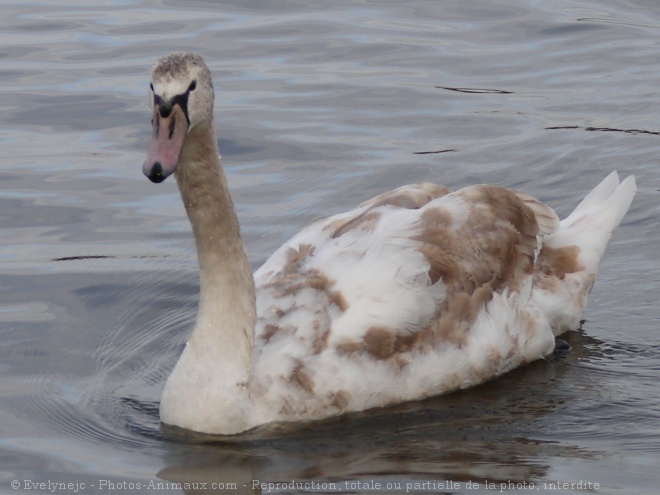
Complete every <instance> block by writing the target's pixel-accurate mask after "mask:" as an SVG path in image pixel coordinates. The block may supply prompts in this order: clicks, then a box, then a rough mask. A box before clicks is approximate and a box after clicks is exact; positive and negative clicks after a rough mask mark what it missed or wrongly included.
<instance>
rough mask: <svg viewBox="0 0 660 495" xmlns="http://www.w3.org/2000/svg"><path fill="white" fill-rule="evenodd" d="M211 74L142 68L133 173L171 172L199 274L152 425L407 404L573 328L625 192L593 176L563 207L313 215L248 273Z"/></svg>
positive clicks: (428, 200) (510, 361) (181, 66)
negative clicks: (192, 311)
mask: <svg viewBox="0 0 660 495" xmlns="http://www.w3.org/2000/svg"><path fill="white" fill-rule="evenodd" d="M213 102H214V91H213V85H212V81H211V73H210V71H209V69H208V67H207V66H206V64H205V63H204V61H203V59H202V58H201V57H200V56H198V55H196V54H193V53H188V52H175V53H172V54H170V55H167V56H165V57H163V58H161V59H159V60H158V61H157V62H156V63H155V65H154V67H153V70H152V78H151V85H150V103H151V108H152V114H151V115H152V127H153V134H152V138H151V141H150V145H149V149H148V153H147V159H146V161H145V162H144V165H143V173H144V174H145V175H146V176H147V177H148V178H149V179H150V180H151V181H152V182H155V183H159V182H162V181H164V180H165V179H166V178H167V177H168V176H169V175H171V174H173V173H174V176H175V178H176V182H177V184H178V187H179V190H180V194H181V199H182V200H183V204H184V206H185V209H186V212H187V214H188V218H189V220H190V223H191V225H192V231H193V234H194V238H195V243H196V248H197V256H198V259H199V270H200V296H199V309H198V313H197V318H196V322H195V325H194V329H193V331H192V335H191V337H190V339H189V340H188V342H187V344H186V346H185V348H184V350H183V352H182V354H181V356H180V358H179V360H178V362H177V364H176V366H175V367H174V369H173V371H172V373H171V375H170V376H169V378H168V380H167V382H166V384H165V387H164V389H163V392H162V398H161V402H160V418H161V422H162V424H163V425H164V426H172V427H178V428H181V429H184V430H186V431H188V430H189V431H193V432H199V433H204V434H213V435H235V434H239V433H242V432H246V431H247V430H250V429H253V428H255V427H257V426H260V425H267V424H271V423H274V424H279V423H280V422H306V421H311V420H319V419H323V418H327V417H330V416H335V415H341V414H344V413H348V412H354V411H363V410H366V409H369V408H375V407H382V406H386V405H390V404H395V403H400V402H404V401H411V400H416V399H422V398H425V397H429V396H434V395H438V394H443V393H447V392H451V391H454V390H457V389H462V388H466V387H470V386H473V385H477V384H479V383H483V382H485V381H487V380H491V379H493V378H495V377H497V376H499V375H502V374H503V373H506V372H508V371H510V370H512V369H514V368H516V367H519V366H522V365H524V364H526V363H529V362H531V361H534V360H537V359H541V358H543V357H545V356H547V355H548V354H550V353H552V351H553V349H554V346H555V336H557V335H560V334H562V333H564V332H566V331H568V330H575V329H577V328H579V326H580V320H581V318H582V313H583V310H584V308H585V305H586V303H587V297H588V295H589V293H590V291H591V289H592V287H593V284H594V280H595V277H596V271H597V268H598V265H599V262H600V260H601V257H602V255H603V253H604V251H605V248H606V247H607V244H608V242H609V239H610V237H611V235H612V231H613V230H614V229H615V228H616V226H617V225H618V224H619V223H620V221H621V219H622V218H623V216H624V214H625V213H626V211H627V210H628V208H629V206H630V203H631V202H632V199H633V196H634V195H635V192H636V185H635V179H634V177H633V176H630V177H627V178H626V179H625V180H623V181H622V182H620V181H619V177H618V175H617V173H616V172H612V173H611V174H610V175H608V176H607V177H606V178H605V179H604V180H603V181H602V182H601V183H600V184H599V185H598V186H596V188H595V189H593V190H592V191H591V192H590V193H589V194H588V195H587V196H586V197H585V198H584V199H583V200H582V202H580V203H579V205H578V206H577V207H576V208H575V210H574V211H573V212H572V213H571V214H570V215H569V216H568V217H567V218H565V219H563V220H561V221H560V220H559V219H558V217H557V215H556V214H555V212H554V210H553V209H552V208H550V207H549V206H546V205H544V204H543V203H541V202H540V201H538V200H537V199H535V198H533V197H532V196H529V195H527V194H524V193H522V192H518V191H514V190H510V189H504V188H501V187H496V186H490V185H472V186H468V187H464V188H462V189H459V190H457V191H453V192H452V191H450V190H449V189H447V188H446V187H444V186H441V185H436V184H432V183H421V184H412V185H407V186H403V187H400V188H398V189H395V190H393V191H391V192H387V193H384V194H381V195H379V196H376V197H375V198H373V199H370V200H368V201H366V202H364V203H362V204H361V205H360V206H358V207H357V208H355V209H353V210H351V211H348V212H345V213H340V214H337V215H334V216H332V217H330V218H326V219H323V220H319V221H317V222H315V223H313V224H311V225H309V226H308V227H306V228H305V229H303V230H302V231H301V232H300V233H298V234H297V235H295V236H294V237H293V238H292V239H290V240H289V241H288V242H286V243H285V244H284V245H283V246H282V247H280V248H279V249H277V250H276V251H275V253H274V254H273V255H272V256H271V257H270V258H269V259H268V260H267V261H266V262H265V263H264V265H263V266H262V267H261V268H259V269H258V270H257V271H256V272H255V273H254V275H253V274H252V273H251V270H250V264H249V263H248V258H247V255H246V252H245V248H244V245H243V242H242V240H241V235H240V230H239V225H238V220H237V217H236V213H235V210H234V204H233V202H232V199H231V196H230V194H229V190H228V187H227V180H226V178H225V175H224V172H223V169H222V167H221V164H220V156H219V152H218V146H217V142H216V134H215V131H214V125H213Z"/></svg>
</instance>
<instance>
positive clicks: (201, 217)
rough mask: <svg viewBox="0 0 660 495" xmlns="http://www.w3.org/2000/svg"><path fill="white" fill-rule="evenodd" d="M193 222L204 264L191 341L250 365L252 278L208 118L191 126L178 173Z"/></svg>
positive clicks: (253, 316) (219, 356) (201, 349)
mask: <svg viewBox="0 0 660 495" xmlns="http://www.w3.org/2000/svg"><path fill="white" fill-rule="evenodd" d="M175 175H176V180H177V183H178V185H179V190H180V192H181V198H182V200H183V204H184V206H185V208H186V212H187V213H188V218H189V219H190V223H191V224H192V229H193V234H194V236H195V245H196V247H197V256H198V259H199V268H200V302H199V312H198V315H197V323H196V326H195V330H194V331H193V335H192V338H191V340H190V342H189V345H190V346H192V347H193V348H198V351H199V352H201V353H208V354H209V355H210V356H214V358H215V359H222V358H223V357H224V356H225V355H228V356H231V358H232V359H231V361H232V362H235V360H236V359H239V360H240V361H241V363H240V365H241V366H240V367H241V368H244V369H247V370H249V367H250V364H251V355H252V345H253V340H254V325H255V321H256V314H255V289H254V278H253V276H252V272H251V269H250V265H249V263H248V259H247V255H246V252H245V247H244V245H243V241H242V239H241V234H240V228H239V225H238V218H237V217H236V212H235V210H234V203H233V201H232V199H231V196H230V194H229V189H228V187H227V180H226V177H225V174H224V172H223V170H222V167H221V165H220V156H219V153H218V145H217V141H216V137H215V131H214V129H213V122H212V121H209V122H206V123H203V124H200V125H198V126H196V127H194V128H193V129H191V130H190V131H189V133H188V136H187V137H186V141H185V144H184V146H183V149H182V151H181V156H180V159H179V166H178V167H177V170H176V172H175Z"/></svg>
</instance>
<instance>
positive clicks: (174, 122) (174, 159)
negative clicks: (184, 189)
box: [142, 104, 189, 183]
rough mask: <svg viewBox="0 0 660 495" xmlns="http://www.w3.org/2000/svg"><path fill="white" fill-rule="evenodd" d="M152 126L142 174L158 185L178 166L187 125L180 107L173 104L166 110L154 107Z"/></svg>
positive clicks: (159, 106)
mask: <svg viewBox="0 0 660 495" xmlns="http://www.w3.org/2000/svg"><path fill="white" fill-rule="evenodd" d="M163 114H164V115H165V116H163ZM152 125H153V134H152V136H151V143H150V144H149V152H148V153H147V159H146V160H145V162H144V165H142V172H143V173H144V175H146V176H147V178H148V179H149V180H150V181H151V182H155V183H159V182H163V181H164V180H165V179H167V178H168V177H169V176H170V175H171V174H172V172H174V170H175V169H176V166H177V165H178V164H179V156H180V155H181V150H182V149H183V143H184V141H185V140H186V134H187V132H188V125H189V124H188V118H187V116H186V114H185V112H184V111H183V109H182V108H181V106H179V105H178V104H174V105H173V106H167V107H166V108H161V105H154V113H153V119H152Z"/></svg>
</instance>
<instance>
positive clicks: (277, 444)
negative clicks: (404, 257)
mask: <svg viewBox="0 0 660 495" xmlns="http://www.w3.org/2000/svg"><path fill="white" fill-rule="evenodd" d="M0 7H1V8H2V12H3V15H2V19H1V20H0V40H1V43H0V492H1V493H22V492H25V493H53V489H52V487H53V485H47V484H46V485H35V484H34V483H48V482H51V483H72V485H71V486H68V487H63V485H59V488H58V490H59V491H58V493H73V492H75V491H76V490H77V492H78V493H151V492H153V489H152V488H154V487H156V488H158V487H159V486H160V488H162V489H161V490H159V492H160V493H182V492H185V493H214V492H223V490H221V488H223V489H224V492H226V493H259V492H260V491H261V492H263V493H268V492H269V491H270V492H273V491H277V493H300V492H307V493H363V494H371V495H374V494H377V493H399V492H401V491H406V487H407V484H409V483H410V484H412V485H409V488H410V489H411V490H410V492H411V493H461V494H478V493H495V491H493V489H492V488H496V489H497V490H499V489H500V488H506V489H509V488H511V489H512V491H513V492H515V493H539V492H541V493H544V492H545V493H606V494H618V493H620V494H628V493H635V494H655V493H658V490H659V487H660V473H659V472H658V466H659V465H660V462H659V460H660V393H659V392H660V388H659V386H658V378H659V377H660V330H659V329H658V326H659V316H660V311H659V310H658V307H657V306H658V304H657V303H658V288H659V287H660V259H659V256H658V248H657V246H658V245H660V230H659V229H658V222H657V216H658V214H659V211H660V206H659V202H658V198H659V194H660V193H659V192H658V191H659V190H660V180H659V179H660V178H659V176H658V172H657V171H658V160H659V158H658V150H660V122H659V120H658V115H659V113H660V89H659V88H660V6H658V5H656V3H655V2H645V1H641V0H640V1H628V0H605V1H603V0H599V1H596V0H592V1H588V0H585V1H578V0H574V1H564V0H558V1H553V2H539V1H536V0H516V1H504V0H479V1H475V2H466V1H437V2H426V1H411V2H405V3H404V2H400V3H399V4H397V3H394V2H371V1H366V0H365V1H356V2H335V1H332V2H331V1H318V2H301V1H294V0H285V1H280V2H266V1H263V0H262V1H248V2H245V1H238V0H235V1H233V2H222V3H219V2H212V1H187V2H182V1H172V0H171V1H167V0H165V1H157V0H144V1H140V0H135V1H132V0H105V1H99V2H94V3H93V5H90V6H85V7H81V6H80V2H77V1H74V0H69V1H67V0H51V1H36V0H27V1H22V2H12V1H2V0H0ZM180 49H183V50H193V51H197V52H199V53H200V54H202V55H203V56H204V57H205V59H206V61H207V63H208V65H209V66H210V67H211V69H212V71H213V75H214V78H215V87H216V94H217V101H216V113H217V123H216V125H217V129H218V134H219V139H220V147H221V152H222V157H223V163H224V165H225V168H226V171H227V174H228V177H229V180H230V185H231V187H232V191H233V195H234V201H235V203H236V205H237V209H238V215H239V217H240V220H241V223H242V228H243V233H244V238H245V241H246V244H247V248H248V251H249V255H250V259H251V262H252V264H253V266H254V267H255V268H256V267H258V266H259V265H260V264H261V263H262V262H263V261H264V260H265V259H266V258H267V256H268V255H269V253H271V252H273V251H274V250H275V249H276V248H277V247H278V246H279V245H280V244H281V243H282V242H284V241H285V240H286V239H287V238H288V237H290V236H291V235H292V234H294V233H295V232H297V231H298V230H299V229H300V228H302V227H303V226H305V225H306V224H307V223H309V222H310V221H312V220H314V219H317V218H319V217H323V216H328V215H331V214H334V213H337V212H339V211H342V210H344V209H346V208H348V207H350V206H353V205H356V204H358V203H359V202H361V201H363V200H365V199H367V198H369V197H371V196H373V195H375V194H378V193H380V192H383V191H386V190H389V189H392V188H394V187H397V186H399V185H402V184H406V183H411V182H419V181H427V180H428V181H435V182H440V183H444V184H446V185H447V186H449V187H451V188H458V187H461V186H463V185H467V184H472V183H480V182H483V183H492V184H498V185H503V186H506V187H512V188H517V189H521V190H524V191H525V192H528V193H530V194H533V195H535V196H536V197H538V198H540V199H541V200H543V201H544V202H546V203H548V204H549V205H552V206H554V207H555V208H556V209H557V211H558V213H559V214H560V215H565V214H567V213H568V212H570V211H571V209H572V208H573V207H574V206H575V205H576V204H577V202H578V200H579V199H580V198H581V197H582V196H583V195H584V194H585V193H586V192H587V191H588V190H589V189H590V188H592V187H593V186H594V185H595V184H597V183H598V181H600V180H601V178H603V177H604V176H605V175H606V174H607V173H609V172H610V171H611V170H613V169H618V170H619V171H620V173H621V174H622V175H628V174H631V173H632V174H635V175H636V176H637V181H638V185H639V191H638V195H637V197H636V199H635V202H634V203H633V205H632V207H631V210H630V211H629V213H628V215H627V216H626V218H625V219H624V222H623V224H622V225H621V226H620V228H619V229H618V230H617V232H616V234H615V236H614V238H613V240H612V243H611V245H610V248H609V250H608V252H607V253H606V256H605V259H604V261H603V263H602V265H601V272H600V276H599V279H598V281H597V284H596V287H595V289H594V291H593V293H592V296H591V299H590V304H589V307H588V310H587V314H586V319H587V321H586V323H585V324H584V328H583V330H582V331H580V332H577V333H573V334H570V335H568V336H567V337H566V339H567V340H568V341H569V343H570V344H571V346H572V351H571V353H570V354H569V356H568V357H566V358H565V359H559V360H555V361H551V362H539V363H534V364H532V365H530V366H528V367H526V368H523V369H520V370H517V371H514V372H512V373H510V374H508V375H506V376H505V377H503V378H501V379H499V380H496V381H494V382H492V383H488V384H486V385H484V386H481V387H478V388H475V389H472V390H468V391H465V392H461V393H457V394H453V395H449V396H446V397H440V398H435V399H431V400H427V401H424V402H421V403H414V404H407V405H404V406H401V407H397V408H394V409H388V410H382V411H375V412H371V413H367V414H363V415H355V416H354V417H350V418H348V419H346V420H344V421H339V422H336V421H335V422H330V423H328V424H322V425H310V426H309V427H308V428H305V429H303V430H301V431H298V432H296V433H295V434H290V435H284V436H281V437H277V438H269V439H256V440H252V441H248V442H239V443H232V444H215V445H198V444H184V443H177V442H173V441H171V440H168V439H167V438H165V437H164V436H163V434H162V432H161V430H160V428H159V422H158V414H157V408H158V400H159V396H160V391H161V389H162V386H163V384H164V381H165V379H166V378H167V376H168V374H169V371H170V370H171V369H172V367H173V366H174V363H175V361H176V359H177V357H178V354H179V353H180V351H181V349H182V346H183V344H184V342H185V340H186V337H187V335H188V331H189V329H190V326H191V324H192V322H193V320H194V317H195V311H196V300H197V291H198V285H197V266H196V259H195V254H194V246H193V241H192V236H191V233H190V227H189V225H188V222H187V219H186V217H185V212H184V210H183V207H182V205H181V203H180V200H179V198H178V193H177V191H176V185H175V183H174V181H167V182H165V183H163V184H161V185H158V186H156V185H153V184H151V183H149V182H148V181H147V180H146V179H145V178H144V177H143V176H142V174H141V164H142V161H143V160H144V156H145V153H146V147H147V141H148V137H149V134H150V125H149V116H148V114H147V100H146V95H147V87H148V81H149V72H150V67H151V64H152V63H153V62H154V60H156V59H157V58H158V57H160V56H162V55H164V54H166V53H168V52H170V51H172V50H180ZM255 481H256V482H257V483H256V485H255ZM291 481H295V482H297V483H303V484H304V483H307V484H306V485H300V484H298V485H294V486H293V487H291V486H289V487H286V486H284V487H282V486H280V487H279V488H277V489H275V487H273V486H268V485H264V486H262V485H261V483H276V482H291ZM12 482H14V483H17V485H16V486H18V488H17V489H13V488H14V485H12ZM191 482H198V483H209V485H207V487H203V486H202V485H197V486H193V485H185V484H184V483H191ZM312 482H314V483H317V484H316V485H313V484H312ZM450 482H451V483H450ZM558 482H559V483H569V485H556V483H558ZM580 482H582V484H578V483H580ZM157 483H162V484H163V485H156V484H157ZM167 483H169V484H167ZM176 483H182V485H181V486H178V485H177V484H176ZM210 483H216V484H217V485H216V488H218V489H217V490H213V489H211V487H212V485H210ZM232 483H235V485H232ZM378 483H379V485H378ZM415 483H417V485H415ZM425 483H426V484H425ZM487 483H492V484H493V485H490V486H489V485H487ZM501 483H502V484H503V485H501V486H500V484H501ZM570 483H573V485H572V486H571V485H570ZM587 483H591V485H587ZM477 484H478V486H477ZM595 484H598V486H597V487H596V486H595ZM532 485H533V486H532ZM76 487H77V488H76ZM388 487H389V488H388ZM399 487H400V488H399ZM585 487H586V488H589V487H591V490H589V489H586V488H585ZM488 488H491V489H488Z"/></svg>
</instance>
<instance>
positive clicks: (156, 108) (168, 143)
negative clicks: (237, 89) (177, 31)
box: [142, 52, 213, 182]
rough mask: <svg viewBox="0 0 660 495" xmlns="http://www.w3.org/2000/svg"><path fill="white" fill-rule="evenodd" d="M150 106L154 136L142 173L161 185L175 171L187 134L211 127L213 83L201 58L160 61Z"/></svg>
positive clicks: (172, 57) (176, 56)
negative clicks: (198, 128) (204, 126)
mask: <svg viewBox="0 0 660 495" xmlns="http://www.w3.org/2000/svg"><path fill="white" fill-rule="evenodd" d="M149 103H150V107H151V124H152V126H153V133H152V136H151V143H150V145H149V152H148V154H147V159H146V160H145V162H144V165H143V166H142V172H143V173H144V175H146V176H147V177H148V178H149V180H151V181H152V182H163V181H164V180H165V179H166V178H167V177H168V176H170V175H171V174H172V173H173V172H174V170H176V167H177V165H178V164H179V157H180V155H181V150H182V149H183V145H184V143H185V141H186V137H187V136H188V134H189V133H190V131H192V130H193V129H194V128H195V127H197V126H200V125H213V83H212V82H211V71H209V69H208V67H207V66H206V64H205V63H204V60H203V59H202V57H200V56H199V55H195V54H194V53H189V52H174V53H171V54H169V55H166V56H165V57H163V58H161V59H159V60H158V61H157V62H156V63H155V64H154V67H153V70H152V72H151V84H150V85H149Z"/></svg>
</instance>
